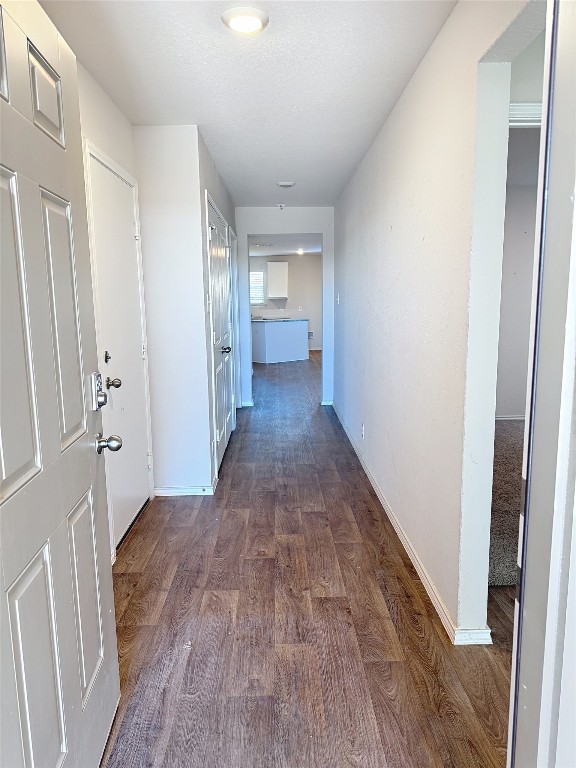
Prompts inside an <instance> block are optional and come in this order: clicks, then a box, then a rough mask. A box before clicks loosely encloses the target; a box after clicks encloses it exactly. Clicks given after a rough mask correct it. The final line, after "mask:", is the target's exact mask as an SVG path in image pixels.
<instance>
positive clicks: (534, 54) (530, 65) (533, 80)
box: [510, 32, 545, 103]
mask: <svg viewBox="0 0 576 768" xmlns="http://www.w3.org/2000/svg"><path fill="white" fill-rule="evenodd" d="M544 42H545V35H544V32H542V33H541V34H539V35H538V37H537V38H536V39H535V40H534V41H533V42H532V43H531V44H530V45H529V46H528V47H527V48H526V49H525V50H523V51H522V53H521V54H520V55H519V56H517V57H516V58H515V59H514V61H513V62H512V75H511V78H510V101H511V102H531V103H538V102H541V101H542V88H543V86H544Z"/></svg>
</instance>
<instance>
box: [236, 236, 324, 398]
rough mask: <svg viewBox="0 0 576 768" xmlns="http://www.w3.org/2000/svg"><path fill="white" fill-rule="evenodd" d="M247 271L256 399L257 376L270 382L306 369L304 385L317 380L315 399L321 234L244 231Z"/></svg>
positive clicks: (318, 371)
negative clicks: (250, 233)
mask: <svg viewBox="0 0 576 768" xmlns="http://www.w3.org/2000/svg"><path fill="white" fill-rule="evenodd" d="M248 270H249V274H248V285H249V296H250V322H251V340H252V369H253V375H254V384H255V397H256V396H257V391H258V387H257V385H256V379H257V377H265V378H266V379H267V380H268V382H269V383H270V382H273V381H274V377H275V376H286V375H291V376H295V377H297V375H298V372H299V371H300V368H302V369H304V368H306V370H308V369H310V371H312V373H311V374H307V376H306V381H307V382H308V383H307V386H309V383H310V381H313V382H317V385H318V386H317V389H318V392H317V397H318V400H320V399H321V389H320V385H321V366H322V341H323V333H322V331H323V320H322V284H323V276H322V235H321V234H314V233H312V234H311V233H301V234H294V233H278V234H273V235H270V234H267V235H258V234H254V235H248ZM286 364H291V365H290V366H288V365H286ZM285 365H286V367H284V368H283V366H285ZM293 391H294V393H295V395H297V393H298V387H297V385H295V388H294V390H293Z"/></svg>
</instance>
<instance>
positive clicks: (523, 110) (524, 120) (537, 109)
mask: <svg viewBox="0 0 576 768" xmlns="http://www.w3.org/2000/svg"><path fill="white" fill-rule="evenodd" d="M509 125H511V126H514V127H522V128H531V127H539V126H540V125H542V104H541V103H540V102H531V101H519V102H515V103H511V104H510V113H509Z"/></svg>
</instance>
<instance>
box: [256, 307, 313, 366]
mask: <svg viewBox="0 0 576 768" xmlns="http://www.w3.org/2000/svg"><path fill="white" fill-rule="evenodd" d="M293 360H308V320H307V319H306V320H301V319H300V318H298V319H297V320H295V319H292V318H291V317H278V318H257V319H253V320H252V361H253V362H255V363H287V362H291V361H293Z"/></svg>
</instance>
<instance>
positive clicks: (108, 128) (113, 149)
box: [78, 63, 136, 176]
mask: <svg viewBox="0 0 576 768" xmlns="http://www.w3.org/2000/svg"><path fill="white" fill-rule="evenodd" d="M78 91H79V96H80V122H81V125H82V137H83V138H85V139H89V140H90V141H91V142H92V143H93V144H95V145H96V146H97V147H98V149H100V150H101V151H102V152H104V153H105V154H106V155H108V157H110V158H111V159H112V160H114V161H115V162H116V163H118V165H119V166H121V167H122V168H124V170H125V171H128V173H129V174H130V175H131V176H136V158H135V154H134V136H133V134H132V126H131V124H130V122H129V120H128V118H127V117H126V116H125V115H124V113H123V112H122V111H121V110H120V109H119V108H118V107H117V106H116V104H115V103H114V102H113V101H112V99H111V98H110V97H109V96H108V94H107V93H106V91H104V90H103V89H102V88H101V87H100V86H99V85H98V83H97V82H96V80H94V78H93V77H92V75H90V74H89V73H88V72H87V71H86V70H85V69H84V67H83V66H82V65H81V64H80V63H78Z"/></svg>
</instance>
